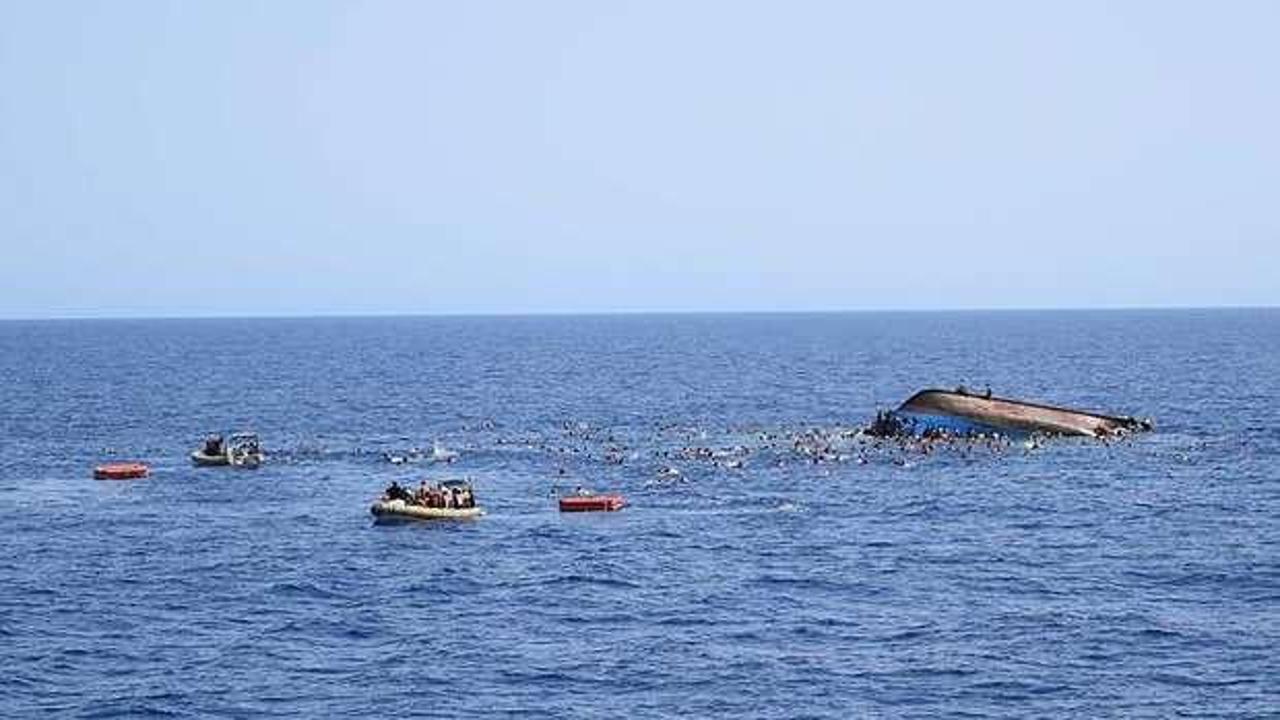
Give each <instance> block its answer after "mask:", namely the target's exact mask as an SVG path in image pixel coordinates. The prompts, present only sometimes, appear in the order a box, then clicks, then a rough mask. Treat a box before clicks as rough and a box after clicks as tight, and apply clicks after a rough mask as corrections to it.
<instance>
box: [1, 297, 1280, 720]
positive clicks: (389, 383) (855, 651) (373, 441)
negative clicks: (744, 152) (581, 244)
mask: <svg viewBox="0 0 1280 720" xmlns="http://www.w3.org/2000/svg"><path fill="white" fill-rule="evenodd" d="M960 383H965V384H967V385H969V386H970V387H977V388H983V387H985V386H987V385H990V386H991V387H992V388H993V389H994V390H995V392H996V394H997V395H1003V396H1007V397H1021V398H1026V399H1033V400H1039V401H1044V402H1050V403H1054V404H1062V405H1070V406H1077V407H1082V408H1087V409H1094V410H1099V411H1104V412H1110V413H1114V414H1132V415H1138V416H1145V417H1151V418H1153V419H1154V420H1155V422H1156V428H1157V429H1156V431H1155V432H1154V433H1151V434H1146V435H1140V436H1135V437H1133V438H1131V439H1128V440H1124V441H1121V442H1115V443H1111V444H1103V443H1101V442H1095V441H1080V440H1059V441H1051V442H1048V443H1046V444H1044V445H1043V446H1042V447H1039V448H1030V447H1025V446H1024V445H1022V444H1021V443H1013V444H1007V445H995V446H989V445H985V444H972V445H963V446H959V447H956V448H944V449H942V450H939V451H937V452H934V453H931V454H924V453H921V452H916V451H914V450H911V449H904V448H902V447H899V446H897V445H894V444H882V445H880V446H875V445H874V444H871V443H869V441H865V440H862V439H860V438H858V437H856V436H855V434H854V431H855V430H856V429H857V428H859V427H860V426H863V425H865V424H866V423H867V422H868V421H869V420H870V419H872V417H873V416H874V415H875V412H876V411H877V410H878V409H887V408H891V407H894V406H896V405H897V404H898V403H899V402H901V401H902V400H904V399H905V398H906V397H908V396H909V395H911V394H912V393H913V392H915V391H916V390H918V389H921V388H924V387H930V386H939V387H952V386H954V385H957V384H960ZM242 429H249V430H253V431H256V432H258V433H259V434H260V435H261V436H262V439H263V443H264V445H265V448H266V450H267V453H268V458H267V462H266V464H265V465H264V466H263V467H262V468H261V469H259V470H256V471H248V470H231V469H226V468H206V469H198V468H195V467H192V465H191V463H190V461H189V459H188V453H189V452H190V451H191V450H193V449H194V448H195V447H196V446H197V445H198V443H199V442H200V440H201V439H202V437H203V436H204V434H205V433H207V432H210V431H222V432H231V431H236V430H242ZM815 443H819V444H823V445H824V447H825V448H826V449H827V450H829V452H825V454H823V455H821V456H819V455H816V454H814V453H813V452H812V448H813V447H814V444H815ZM433 446H439V447H440V448H445V449H448V450H452V451H457V453H458V454H459V456H458V459H457V461H456V462H453V463H431V462H429V459H430V457H429V456H430V452H431V449H432V448H433ZM414 448H419V449H424V450H426V451H427V455H426V456H425V457H423V458H422V459H421V460H420V461H418V462H406V463H403V464H393V463H391V462H389V461H388V459H387V458H388V455H401V456H405V457H411V456H410V453H411V451H412V450H413V449H414ZM132 459H137V460H142V461H145V462H148V463H150V464H151V466H152V476H151V477H150V478H147V479H144V480H136V481H127V482H111V481H95V480H93V479H92V469H93V467H94V465H96V464H98V463H101V462H106V461H112V460H117V461H118V460H132ZM667 468H671V469H667ZM664 469H667V470H666V471H665V472H664ZM672 469H673V470H674V471H678V473H679V474H678V475H677V474H675V472H674V471H673V470H672ZM448 477H470V478H471V479H472V480H473V481H474V484H475V487H476V493H477V496H478V499H479V501H480V503H481V504H482V505H483V506H485V508H486V509H487V510H488V515H487V516H486V517H484V518H482V519H480V520H478V521H475V522H471V523H461V524H411V525H397V526H376V525H374V524H373V523H372V517H371V515H370V514H369V504H370V502H371V501H372V500H373V499H374V498H375V496H377V495H378V494H379V493H380V492H381V490H382V488H383V487H384V486H385V485H386V484H387V483H388V482H389V481H391V480H393V479H396V480H399V481H401V482H402V483H412V484H414V485H416V484H417V483H418V481H419V480H420V479H422V478H430V479H440V478H448ZM579 485H582V486H586V487H591V488H595V489H599V490H618V491H621V492H623V493H625V494H626V495H627V497H628V499H629V501H630V503H631V504H630V506H629V507H628V508H627V509H625V510H623V511H622V512H618V513H591V514H573V515H561V514H560V513H558V512H557V510H556V504H555V499H554V497H553V493H555V492H556V490H557V488H559V489H561V490H565V489H573V488H576V487H577V486H579ZM0 668H2V669H3V672H0V716H3V717H15V718H16V717H45V716H66V717H83V718H107V717H128V718H133V717H208V716H217V717H246V718H248V717H255V718H256V717H306V718H320V717H343V716H379V717H390V716H414V717H474V716H484V717H529V718H541V717H557V718H561V717H562V718H607V717H626V718H715V717H732V718H851V717H922V718H934V717H965V718H975V717H1083V718H1102V717H1123V718H1132V717H1152V718H1169V717H1206V718H1207V717H1240V718H1245V717H1264V716H1272V717H1275V716H1277V715H1278V714H1280V311H1277V310H1213V311H1210V310H1203V311H1196V310H1187V311H1132V312H1130V311H1110V312H1083V311H1081V312H957V313H865V314H815V315H666V316H661V315H654V316H584V317H509V318H499V317H493V318H483V317H457V318H385V319H379V318H365V319H290V320H147V321H124V320H119V321H53V322H34V321H33V322H3V323H0Z"/></svg>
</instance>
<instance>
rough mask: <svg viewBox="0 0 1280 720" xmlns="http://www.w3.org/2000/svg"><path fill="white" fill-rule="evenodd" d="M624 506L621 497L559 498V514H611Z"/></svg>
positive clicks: (588, 496)
mask: <svg viewBox="0 0 1280 720" xmlns="http://www.w3.org/2000/svg"><path fill="white" fill-rule="evenodd" d="M626 504H627V501H626V500H625V499H623V497H622V496H621V495H570V496H568V497H562V498H560V512H612V511H614V510H621V509H622V508H623V506H624V505H626Z"/></svg>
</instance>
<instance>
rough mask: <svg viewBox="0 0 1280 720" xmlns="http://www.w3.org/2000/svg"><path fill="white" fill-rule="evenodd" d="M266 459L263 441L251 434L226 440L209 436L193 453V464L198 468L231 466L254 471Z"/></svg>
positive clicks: (247, 433) (237, 435)
mask: <svg viewBox="0 0 1280 720" xmlns="http://www.w3.org/2000/svg"><path fill="white" fill-rule="evenodd" d="M265 458H266V454H265V453H263V451H262V441H260V440H259V439H258V436H257V434H256V433H250V432H242V433H235V434H233V435H232V436H231V437H230V438H228V439H226V440H223V438H222V435H219V434H216V433H215V434H212V435H209V436H208V437H206V438H205V440H204V444H203V445H201V446H200V448H199V449H197V450H195V451H193V452H192V453H191V462H192V464H194V465H195V466H196V467H219V466H228V465H229V466H231V467H238V468H250V469H252V468H256V467H258V466H260V465H262V461H263V460H264V459H265Z"/></svg>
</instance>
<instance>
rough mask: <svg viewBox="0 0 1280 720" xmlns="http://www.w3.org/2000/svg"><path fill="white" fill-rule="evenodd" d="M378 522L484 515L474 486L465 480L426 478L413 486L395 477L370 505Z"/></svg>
mask: <svg viewBox="0 0 1280 720" xmlns="http://www.w3.org/2000/svg"><path fill="white" fill-rule="evenodd" d="M369 512H370V513H372V514H373V517H374V522H376V523H379V524H384V523H393V522H402V521H409V520H472V519H475V518H478V517H480V516H482V515H484V509H483V508H481V507H480V506H478V505H476V496H475V490H474V489H473V488H472V487H471V483H470V482H468V481H466V480H445V481H443V482H441V483H439V484H435V485H429V484H427V481H425V480H423V481H422V483H421V484H420V485H419V486H418V487H417V488H416V489H413V490H410V489H409V488H406V487H404V486H403V485H401V484H400V483H398V482H396V481H394V480H393V481H392V482H391V484H390V485H389V486H387V489H386V490H384V491H383V493H382V496H381V497H379V498H378V500H377V501H375V502H374V503H373V505H372V506H371V507H370V508H369Z"/></svg>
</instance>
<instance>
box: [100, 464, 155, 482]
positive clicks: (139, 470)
mask: <svg viewBox="0 0 1280 720" xmlns="http://www.w3.org/2000/svg"><path fill="white" fill-rule="evenodd" d="M150 474H151V468H149V467H147V465H146V464H145V463H140V462H124V463H107V464H106V465H99V466H98V467H96V468H94V469H93V477H94V479H95V480H133V479H134V478H144V477H146V476H147V475H150Z"/></svg>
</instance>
